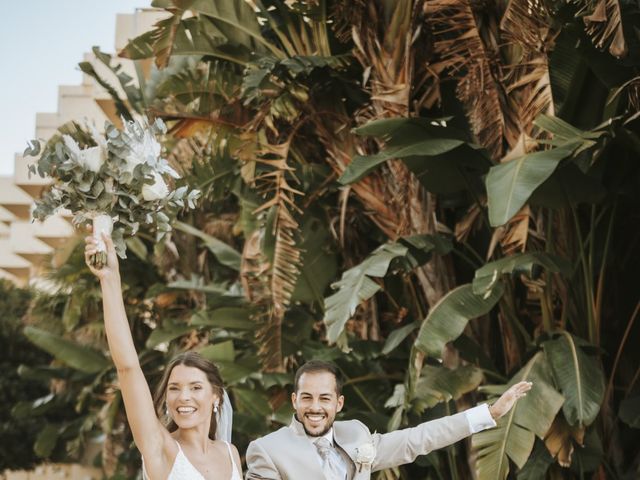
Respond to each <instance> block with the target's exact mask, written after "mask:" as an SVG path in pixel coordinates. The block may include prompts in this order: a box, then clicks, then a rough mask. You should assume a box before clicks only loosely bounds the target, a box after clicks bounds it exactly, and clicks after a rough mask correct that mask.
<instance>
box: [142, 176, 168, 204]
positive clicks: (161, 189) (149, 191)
mask: <svg viewBox="0 0 640 480" xmlns="http://www.w3.org/2000/svg"><path fill="white" fill-rule="evenodd" d="M168 195H169V187H168V186H167V184H166V183H165V181H164V179H163V178H162V175H160V174H159V173H158V172H153V183H152V184H148V183H145V184H144V185H143V186H142V198H144V199H145V200H146V201H147V202H153V201H156V200H164V199H165V198H167V196H168Z"/></svg>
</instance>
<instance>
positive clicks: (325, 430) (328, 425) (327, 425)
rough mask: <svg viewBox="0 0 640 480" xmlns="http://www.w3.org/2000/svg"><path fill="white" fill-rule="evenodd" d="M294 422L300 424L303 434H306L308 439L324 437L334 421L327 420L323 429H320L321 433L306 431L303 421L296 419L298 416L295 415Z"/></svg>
mask: <svg viewBox="0 0 640 480" xmlns="http://www.w3.org/2000/svg"><path fill="white" fill-rule="evenodd" d="M295 417H296V420H298V422H300V423H301V424H302V428H303V429H304V433H306V434H307V435H308V436H310V437H322V436H324V435H326V433H327V432H328V431H329V430H331V427H333V422H334V420H335V418H332V419H329V420H328V421H327V424H326V425H325V426H324V429H322V430H321V431H317V430H316V431H315V432H311V431H309V430H308V429H307V426H306V425H305V423H304V421H303V420H301V419H300V418H299V417H298V414H297V413H296V414H295Z"/></svg>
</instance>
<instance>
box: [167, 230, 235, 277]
mask: <svg viewBox="0 0 640 480" xmlns="http://www.w3.org/2000/svg"><path fill="white" fill-rule="evenodd" d="M174 228H175V229H176V230H180V231H181V232H184V233H188V234H189V235H193V236H194V237H198V238H199V239H200V240H202V241H203V242H204V244H205V246H206V247H207V248H208V249H209V251H210V252H211V253H213V255H214V256H215V257H216V259H217V260H218V261H219V262H220V263H221V264H222V265H225V266H227V267H229V268H232V269H234V270H235V271H240V262H241V255H240V253H239V252H238V251H237V250H235V249H234V248H232V247H230V246H229V245H227V244H226V243H224V242H223V241H221V240H218V239H217V238H215V237H212V236H211V235H207V234H206V233H204V232H203V231H201V230H198V229H197V228H195V227H193V226H191V225H189V224H187V223H184V222H175V224H174Z"/></svg>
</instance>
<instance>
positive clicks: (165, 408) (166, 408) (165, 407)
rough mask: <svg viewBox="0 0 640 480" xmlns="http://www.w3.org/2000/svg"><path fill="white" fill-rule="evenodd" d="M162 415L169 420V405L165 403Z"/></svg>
mask: <svg viewBox="0 0 640 480" xmlns="http://www.w3.org/2000/svg"><path fill="white" fill-rule="evenodd" d="M164 416H165V417H167V419H168V420H171V415H169V407H168V406H167V404H166V403H165V404H164Z"/></svg>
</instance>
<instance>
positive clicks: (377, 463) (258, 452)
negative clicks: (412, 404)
mask: <svg viewBox="0 0 640 480" xmlns="http://www.w3.org/2000/svg"><path fill="white" fill-rule="evenodd" d="M471 433H472V431H471V426H470V425H469V421H468V419H467V416H466V415H465V412H462V413H458V414H455V415H451V416H449V417H443V418H439V419H437V420H432V421H430V422H425V423H423V424H421V425H418V426H417V427H413V428H406V429H404V430H397V431H395V432H390V433H385V434H379V433H373V434H372V433H371V432H370V431H369V429H368V428H367V427H366V426H365V425H364V424H363V423H362V422H359V421H358V420H348V421H336V422H334V424H333V438H334V442H335V444H336V445H337V446H338V451H339V452H340V454H341V455H342V457H343V458H344V459H345V462H346V464H347V468H348V469H349V474H348V478H349V479H350V480H368V479H369V478H370V476H371V472H375V471H377V470H383V469H385V468H390V467H395V466H398V465H403V464H405V463H411V462H413V461H414V460H415V459H416V457H417V456H418V455H425V454H427V453H429V452H431V451H432V450H436V449H438V448H442V447H445V446H447V445H450V444H452V443H454V442H457V441H458V440H461V439H463V438H465V437H467V436H468V435H470V434H471ZM367 444H369V445H371V444H372V445H373V447H374V448H375V454H374V456H373V458H372V461H371V463H363V462H360V463H359V462H358V460H359V459H362V457H363V455H362V453H361V454H360V455H358V449H360V451H361V452H362V451H363V450H367V447H366V445H367ZM368 450H369V451H371V448H368ZM246 458H247V475H246V479H247V480H256V479H271V480H276V479H278V480H325V477H324V475H323V473H322V467H321V464H320V461H319V459H318V458H319V457H318V453H317V452H316V448H315V446H314V445H313V444H312V443H311V441H310V440H309V439H308V438H307V436H306V434H305V432H304V428H303V426H302V424H301V423H300V422H298V421H297V420H296V419H295V417H294V418H293V420H292V422H291V424H290V425H289V426H288V427H282V428H281V429H280V430H277V431H275V432H273V433H270V434H269V435H266V436H264V437H262V438H259V439H257V440H254V441H253V442H251V443H250V444H249V448H248V449H247V456H246Z"/></svg>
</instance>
